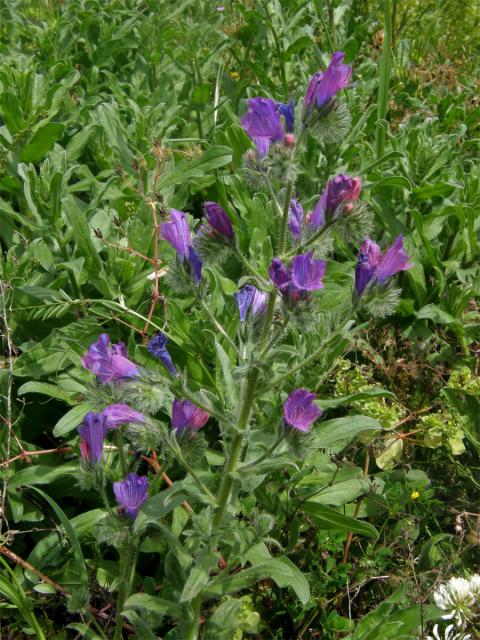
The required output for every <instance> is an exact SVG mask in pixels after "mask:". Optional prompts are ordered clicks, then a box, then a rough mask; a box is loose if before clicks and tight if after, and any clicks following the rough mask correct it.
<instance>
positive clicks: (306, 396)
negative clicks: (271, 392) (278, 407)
mask: <svg viewBox="0 0 480 640" xmlns="http://www.w3.org/2000/svg"><path fill="white" fill-rule="evenodd" d="M316 397H317V396H316V395H315V394H314V393H310V391H307V390H306V389H296V390H295V391H292V393H291V394H290V395H289V396H288V398H287V399H286V401H285V404H284V405H283V417H284V418H285V422H286V423H287V424H288V425H290V426H291V427H295V429H299V430H300V431H308V428H309V427H310V425H311V424H312V423H313V422H315V420H316V419H317V418H319V417H320V416H321V415H322V410H321V409H319V407H317V406H316V405H315V404H314V402H313V401H314V400H315V398H316Z"/></svg>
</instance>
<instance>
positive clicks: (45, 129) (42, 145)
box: [20, 122, 64, 162]
mask: <svg viewBox="0 0 480 640" xmlns="http://www.w3.org/2000/svg"><path fill="white" fill-rule="evenodd" d="M63 129H64V126H63V124H60V123H58V122H46V123H45V124H42V125H40V126H39V127H38V128H37V130H36V131H35V133H34V134H33V136H32V137H31V138H30V140H29V142H28V143H27V144H26V145H25V146H24V147H23V149H22V152H21V154H20V159H21V161H22V162H39V160H41V159H42V158H43V157H44V156H45V154H46V153H48V152H49V151H50V150H51V149H53V145H54V144H55V142H56V141H57V140H58V139H59V138H61V137H62V134H63Z"/></svg>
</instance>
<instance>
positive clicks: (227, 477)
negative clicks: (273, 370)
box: [213, 294, 273, 531]
mask: <svg viewBox="0 0 480 640" xmlns="http://www.w3.org/2000/svg"><path fill="white" fill-rule="evenodd" d="M272 295H273V294H272ZM257 379H258V369H257V368H256V367H255V366H252V367H251V368H250V371H249V373H248V376H247V380H246V385H245V393H244V395H243V402H242V407H241V409H240V416H239V418H238V425H237V433H236V435H235V437H234V438H233V440H232V447H231V450H230V455H229V457H228V460H227V462H226V464H225V468H224V473H223V480H222V484H221V485H220V492H219V494H218V507H217V510H216V511H215V515H214V517H213V530H214V531H215V529H217V528H218V526H219V525H220V523H221V522H222V519H223V515H224V513H225V510H226V509H227V507H228V502H229V500H230V492H231V490H232V486H233V476H232V473H234V472H235V471H236V469H237V465H238V461H239V459H240V454H241V452H242V444H243V436H244V432H245V429H246V428H247V425H248V419H249V418H250V412H251V410H252V406H253V401H254V399H255V389H256V385H257Z"/></svg>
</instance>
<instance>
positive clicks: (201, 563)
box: [180, 553, 218, 602]
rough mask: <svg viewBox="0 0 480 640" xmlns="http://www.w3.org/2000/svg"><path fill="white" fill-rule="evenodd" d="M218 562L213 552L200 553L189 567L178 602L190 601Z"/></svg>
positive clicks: (206, 580)
mask: <svg viewBox="0 0 480 640" xmlns="http://www.w3.org/2000/svg"><path fill="white" fill-rule="evenodd" d="M217 564H218V556H217V555H215V554H213V553H202V555H201V556H200V558H199V559H198V560H197V561H196V563H195V564H194V565H193V567H192V568H191V569H190V573H189V575H188V578H187V581H186V582H185V585H184V587H183V591H182V594H181V595H180V602H190V601H191V600H193V598H195V597H196V596H198V594H199V593H200V592H201V591H202V590H203V589H204V588H205V587H206V586H207V584H208V582H209V580H210V571H211V570H212V569H213V568H214V567H216V566H217Z"/></svg>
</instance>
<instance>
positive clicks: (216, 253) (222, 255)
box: [193, 225, 231, 264]
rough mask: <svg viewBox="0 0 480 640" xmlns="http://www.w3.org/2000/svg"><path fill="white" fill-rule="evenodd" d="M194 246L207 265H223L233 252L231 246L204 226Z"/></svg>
mask: <svg viewBox="0 0 480 640" xmlns="http://www.w3.org/2000/svg"><path fill="white" fill-rule="evenodd" d="M193 245H194V247H195V250H196V252H197V253H198V255H199V256H200V258H201V260H202V262H203V263H205V264H221V263H222V262H224V261H225V260H226V259H227V257H228V255H229V254H230V252H231V246H230V245H229V244H226V243H225V242H222V240H221V239H220V238H218V236H217V237H216V236H215V235H213V234H212V233H211V231H209V229H208V228H207V227H206V226H205V225H202V227H201V229H200V231H199V232H198V234H197V235H196V237H195V240H194V241H193Z"/></svg>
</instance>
